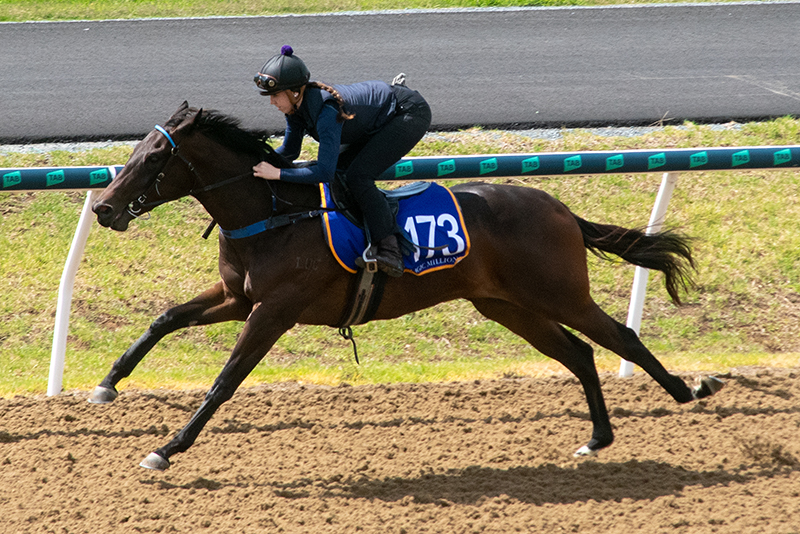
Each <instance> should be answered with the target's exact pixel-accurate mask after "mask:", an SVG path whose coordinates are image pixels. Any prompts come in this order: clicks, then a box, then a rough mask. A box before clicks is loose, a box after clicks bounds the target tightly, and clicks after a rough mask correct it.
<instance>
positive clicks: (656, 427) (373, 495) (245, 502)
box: [0, 369, 800, 534]
mask: <svg viewBox="0 0 800 534" xmlns="http://www.w3.org/2000/svg"><path fill="white" fill-rule="evenodd" d="M686 378H687V379H691V378H692V377H689V376H686ZM798 378H800V369H771V370H754V369H743V370H739V371H736V372H733V373H731V374H730V375H729V376H727V377H725V381H726V387H725V389H723V390H722V391H721V392H720V393H718V394H717V395H716V396H714V397H712V398H710V399H707V400H706V401H701V402H698V403H693V404H688V405H678V404H676V403H675V402H673V401H672V400H671V399H670V398H669V397H668V396H667V395H666V393H665V392H664V391H663V390H662V389H661V388H660V387H659V386H658V385H657V384H655V382H653V381H652V380H651V379H650V378H649V377H647V376H645V375H643V374H641V373H637V374H636V375H635V376H634V377H633V378H627V379H620V378H617V377H615V376H613V375H607V376H604V377H603V383H604V392H605V395H606V401H607V403H608V406H609V410H610V411H611V418H612V423H613V424H614V426H615V429H616V442H615V443H614V444H613V445H612V446H611V447H609V448H608V449H605V450H604V451H602V452H601V453H600V455H599V456H598V457H596V458H595V459H590V460H576V459H574V458H573V457H572V453H573V452H574V451H575V450H576V449H577V448H579V447H580V446H581V445H584V444H585V443H586V442H587V441H588V439H589V436H590V432H591V427H590V422H589V420H588V412H587V408H586V403H585V401H584V399H583V393H582V390H581V388H580V385H579V384H578V383H577V381H576V380H574V379H572V378H568V377H566V376H564V377H552V378H522V379H504V380H497V381H480V382H459V383H445V384H398V385H389V386H363V387H362V386H360V387H346V386H343V387H336V388H328V387H318V386H305V387H304V386H298V385H285V384H283V385H280V384H275V385H265V386H261V387H257V388H250V389H243V390H241V391H239V392H238V393H237V394H236V395H235V396H234V398H233V399H232V400H231V401H229V402H228V403H227V404H226V405H224V406H223V408H222V409H221V410H220V411H219V412H218V413H217V414H216V416H215V417H214V418H213V419H212V420H211V422H210V423H209V424H208V425H207V427H206V429H205V431H204V432H203V433H202V434H201V435H200V437H199V439H198V440H197V443H196V444H195V446H194V447H192V448H191V449H190V450H189V451H188V452H186V453H183V454H180V455H176V456H175V457H173V463H172V467H171V468H170V469H169V470H168V471H166V472H164V473H160V472H155V471H148V470H145V469H142V468H140V467H138V463H139V461H141V459H142V458H144V456H145V455H146V454H147V453H149V452H150V451H152V450H153V449H155V448H157V447H158V446H160V445H162V444H163V443H165V441H166V440H167V439H169V438H171V437H172V435H173V434H174V433H175V432H176V431H177V430H179V429H180V428H181V427H182V426H183V425H184V424H185V423H186V422H187V421H188V419H189V417H190V415H191V413H192V412H193V411H194V409H195V408H196V407H197V406H198V405H199V403H200V402H201V400H202V396H203V393H202V392H194V391H192V392H175V391H130V390H123V391H122V394H121V395H120V397H119V398H118V399H117V400H116V401H115V402H114V403H113V404H111V405H107V406H95V405H90V404H88V403H87V402H86V397H87V394H86V393H74V394H65V395H61V396H59V397H54V398H45V397H37V398H31V397H16V398H13V399H7V400H2V399H0V532H3V533H17V532H59V533H61V532H91V533H97V532H110V533H114V532H126V533H127V532H194V533H197V532H237V533H239V532H309V533H326V532H336V533H340V532H357V531H360V532H381V533H384V532H387V533H398V534H399V533H406V534H412V533H417V532H443V533H448V534H450V533H462V532H463V533H472V532H503V533H508V532H548V533H550V532H592V533H596V532H603V533H613V532H619V533H626V534H628V533H631V532H642V533H644V532H646V533H658V532H668V533H683V532H686V533H692V534H694V533H705V532H737V533H751V532H765V533H770V534H783V533H786V534H788V533H798V532H800V440H798V433H800V380H798Z"/></svg>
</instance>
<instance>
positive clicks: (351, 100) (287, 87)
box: [253, 45, 431, 277]
mask: <svg viewBox="0 0 800 534" xmlns="http://www.w3.org/2000/svg"><path fill="white" fill-rule="evenodd" d="M309 79H310V74H309V71H308V68H307V67H306V65H305V63H303V60H301V59H300V58H299V57H297V56H295V55H294V52H293V51H292V47H290V46H288V45H284V46H283V47H282V48H281V53H280V54H279V55H277V56H274V57H272V58H270V59H269V60H268V61H267V62H266V63H265V64H264V66H263V67H261V70H260V71H259V72H258V74H256V76H255V78H254V80H255V83H256V85H257V86H258V88H259V89H260V90H261V94H262V95H264V96H269V97H270V104H272V105H273V106H275V107H276V108H278V109H279V110H280V111H281V112H283V113H284V115H286V133H285V137H284V140H283V144H282V145H281V146H280V147H278V148H277V152H278V153H280V154H282V155H283V156H284V157H286V158H288V159H289V160H292V161H293V160H295V159H296V158H297V157H298V156H299V155H300V149H301V146H302V143H303V136H304V134H308V135H310V136H311V137H312V138H314V139H315V140H317V141H318V142H319V152H318V155H317V161H316V164H313V165H310V166H307V167H302V168H296V169H278V168H276V167H273V166H272V165H270V164H269V163H267V162H261V163H259V164H258V165H256V166H255V167H254V168H253V172H254V174H255V175H256V176H258V177H260V178H264V179H267V180H284V181H287V182H301V183H316V182H329V181H331V180H333V177H334V173H335V172H336V170H337V168H338V169H340V170H342V171H344V176H345V182H346V184H347V186H348V187H349V188H350V191H351V193H352V194H353V197H354V199H355V201H356V202H357V203H358V206H359V208H360V209H361V212H362V213H363V216H364V222H365V224H366V226H367V228H368V230H369V235H370V238H371V242H372V243H377V251H375V248H374V247H372V248H371V250H369V251H368V252H367V255H368V258H369V259H372V258H374V259H375V260H377V265H378V268H379V269H381V270H382V271H384V272H386V273H387V274H388V275H390V276H394V277H398V276H401V275H402V274H403V256H402V253H401V252H400V246H399V244H398V240H397V235H396V234H395V228H396V223H395V221H394V216H393V215H392V213H391V210H390V208H389V204H388V203H387V202H386V199H385V197H384V196H383V194H382V193H381V192H380V191H379V190H378V188H377V186H376V185H375V179H376V178H377V177H378V176H379V175H380V174H381V173H382V172H383V171H385V170H386V169H388V168H389V167H390V166H392V165H393V164H395V163H397V161H398V160H399V159H400V158H402V157H403V156H405V155H406V154H407V153H408V151H409V150H411V149H412V148H413V147H414V145H416V144H417V142H418V141H419V140H420V139H422V137H423V136H424V135H425V132H426V131H427V129H428V126H430V123H431V110H430V107H429V106H428V103H427V102H426V101H425V99H424V98H422V96H421V95H420V94H419V93H418V92H416V91H413V90H411V89H408V88H407V87H405V86H404V85H399V84H398V85H391V86H390V85H389V84H387V83H385V82H380V81H368V82H361V83H355V84H352V85H334V86H330V85H326V84H324V83H321V82H310V81H309Z"/></svg>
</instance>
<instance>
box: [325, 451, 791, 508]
mask: <svg viewBox="0 0 800 534" xmlns="http://www.w3.org/2000/svg"><path fill="white" fill-rule="evenodd" d="M785 469H786V468H785V467H784V468H779V467H775V468H772V469H765V470H762V471H760V472H756V473H753V472H750V473H747V474H738V473H733V472H729V471H725V470H714V471H691V470H687V469H684V468H682V467H676V466H673V465H670V464H668V463H663V462H655V461H649V460H648V461H637V460H631V461H628V462H624V463H619V462H614V463H596V462H591V461H590V462H585V463H582V464H579V465H578V466H576V467H559V466H556V465H553V464H545V465H542V466H538V467H516V468H512V469H507V470H503V469H495V468H488V467H478V466H474V467H469V468H466V469H463V470H458V471H453V472H449V473H445V474H432V473H431V474H424V475H421V476H419V477H416V478H388V479H384V480H375V479H360V480H358V481H356V482H353V483H350V484H341V485H340V487H339V488H332V487H329V488H328V490H329V494H330V495H331V496H334V495H335V496H338V497H350V498H354V499H363V498H374V499H380V500H383V501H387V502H395V501H402V500H404V499H406V500H407V499H408V497H411V498H412V499H413V502H418V503H435V504H439V505H441V506H448V505H450V504H469V505H474V504H480V503H481V502H483V501H485V500H486V498H512V499H516V500H519V501H521V502H525V503H529V504H535V505H542V504H545V503H551V504H568V503H574V502H579V501H587V500H589V499H594V500H595V501H617V502H619V501H621V500H623V499H633V500H652V499H655V498H656V497H661V496H666V495H677V494H679V493H680V492H682V491H683V489H684V488H685V487H687V486H695V485H700V486H703V487H711V486H718V485H723V486H724V485H728V484H730V483H734V482H735V483H746V482H748V481H751V480H753V479H755V478H760V477H771V476H774V475H775V474H776V473H777V471H781V472H783V471H784V470H785ZM794 469H797V468H794Z"/></svg>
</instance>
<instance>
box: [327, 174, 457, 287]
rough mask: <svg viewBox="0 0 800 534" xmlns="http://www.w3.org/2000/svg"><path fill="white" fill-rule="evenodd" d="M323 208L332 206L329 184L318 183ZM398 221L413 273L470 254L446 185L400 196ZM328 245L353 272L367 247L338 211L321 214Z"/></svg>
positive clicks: (437, 267) (358, 231)
mask: <svg viewBox="0 0 800 534" xmlns="http://www.w3.org/2000/svg"><path fill="white" fill-rule="evenodd" d="M319 185H320V197H321V204H322V207H323V208H332V207H333V201H332V200H331V194H330V189H329V188H328V184H325V183H321V184H319ZM397 223H398V225H399V226H400V227H401V228H403V229H404V230H405V231H406V233H407V234H408V235H409V236H410V237H411V240H412V242H413V243H414V245H420V246H422V247H428V248H419V246H415V247H414V251H413V252H412V253H410V254H406V255H404V256H403V261H404V263H405V268H406V269H405V270H406V272H410V273H413V274H416V275H423V274H425V273H429V272H433V271H438V270H441V269H448V268H450V267H453V266H454V265H455V264H457V263H458V262H460V261H461V260H463V259H464V258H466V257H467V254H469V247H470V243H469V235H468V234H467V229H466V228H465V227H464V218H463V217H462V215H461V208H460V207H459V205H458V201H456V197H455V195H453V193H452V192H451V191H450V190H449V189H448V188H446V187H444V186H441V185H439V184H436V183H432V184H430V187H428V188H427V189H426V190H425V191H423V192H422V193H420V194H418V195H414V196H412V197H408V198H403V199H401V200H400V209H399V211H398V214H397ZM322 226H323V231H324V232H325V239H326V240H327V241H328V246H329V247H330V249H331V252H332V253H333V256H334V257H335V258H336V261H338V262H339V265H341V266H342V267H343V268H344V269H345V270H347V271H348V272H351V273H355V272H356V271H357V269H358V267H357V266H356V262H355V260H356V258H357V257H359V256H361V254H362V253H363V252H364V249H365V248H366V247H367V239H366V236H365V235H364V231H363V230H362V229H361V228H359V227H358V226H356V225H355V224H353V223H351V222H350V221H349V220H347V218H346V217H345V216H344V215H342V214H341V213H338V212H335V211H330V212H326V213H324V214H323V216H322ZM431 249H439V250H431Z"/></svg>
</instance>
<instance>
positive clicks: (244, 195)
mask: <svg viewBox="0 0 800 534" xmlns="http://www.w3.org/2000/svg"><path fill="white" fill-rule="evenodd" d="M250 169H252V165H251V164H249V163H248V165H242V164H241V163H239V165H237V166H235V168H234V166H230V167H228V168H217V169H214V170H212V171H211V172H213V173H214V175H215V176H221V177H225V176H229V175H239V174H245V173H247V172H249V170H250ZM224 179H225V178H221V179H220V181H222V180H224ZM197 200H198V201H199V202H200V203H201V204H202V205H203V207H204V208H205V209H206V211H207V212H208V213H209V215H211V216H212V217H213V218H214V220H215V221H217V223H218V224H219V225H220V226H221V227H222V228H225V229H226V230H233V229H237V228H243V227H245V226H248V225H251V224H253V223H256V222H259V221H263V220H265V219H268V218H270V217H272V216H273V215H278V214H284V213H297V212H301V211H308V210H312V209H314V208H316V207H318V206H319V205H320V197H319V188H318V186H316V185H305V184H293V183H289V182H280V181H267V180H262V179H261V178H255V177H253V176H248V177H246V178H242V180H240V181H237V182H234V183H231V184H229V185H225V186H223V187H220V188H219V189H214V190H210V191H208V192H205V193H203V194H198V195H197Z"/></svg>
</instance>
